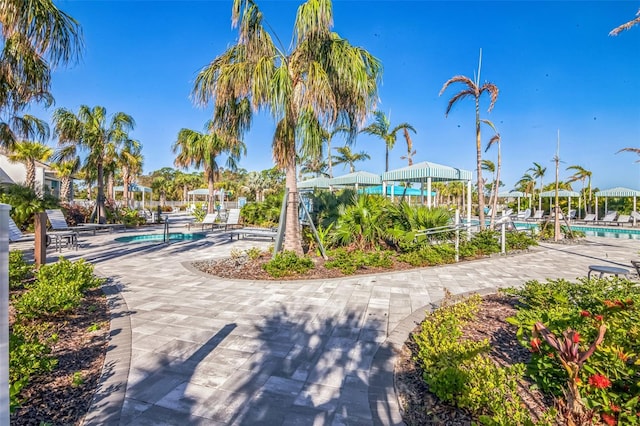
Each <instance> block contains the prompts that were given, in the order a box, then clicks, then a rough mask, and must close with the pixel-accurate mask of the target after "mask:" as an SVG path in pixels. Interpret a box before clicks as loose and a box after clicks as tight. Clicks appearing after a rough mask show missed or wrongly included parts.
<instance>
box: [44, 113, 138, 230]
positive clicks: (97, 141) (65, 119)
mask: <svg viewBox="0 0 640 426" xmlns="http://www.w3.org/2000/svg"><path fill="white" fill-rule="evenodd" d="M53 122H54V126H55V131H56V133H57V135H58V143H59V144H60V146H61V147H62V150H65V149H66V150H67V151H68V152H75V150H76V149H77V148H79V149H84V150H86V151H87V156H86V158H85V162H84V163H85V164H84V167H85V168H89V169H95V171H96V173H97V186H98V195H97V197H96V207H95V210H94V212H93V213H92V214H91V220H92V221H93V220H95V218H97V220H98V223H105V221H106V219H107V214H106V207H105V198H106V197H105V194H104V177H105V176H104V168H105V159H107V158H109V157H108V153H109V151H110V150H111V149H112V148H111V147H113V146H119V144H121V143H123V142H124V141H127V140H129V131H131V130H133V128H134V126H135V121H134V120H133V117H131V116H130V115H127V114H125V113H124V112H117V113H115V114H113V115H111V116H108V115H107V110H106V108H104V107H102V106H96V107H93V108H90V107H89V106H87V105H81V106H80V109H79V110H78V114H77V115H76V114H74V113H73V112H72V111H70V110H67V109H65V108H58V109H56V110H55V111H54V113H53Z"/></svg>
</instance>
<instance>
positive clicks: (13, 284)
mask: <svg viewBox="0 0 640 426" xmlns="http://www.w3.org/2000/svg"><path fill="white" fill-rule="evenodd" d="M32 277H33V266H32V265H30V264H28V263H27V262H26V261H25V260H24V255H23V254H22V252H21V251H20V250H11V251H10V252H9V289H10V290H16V289H18V288H21V287H22V286H23V283H24V281H25V280H27V279H29V278H32Z"/></svg>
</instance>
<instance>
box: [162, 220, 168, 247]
mask: <svg viewBox="0 0 640 426" xmlns="http://www.w3.org/2000/svg"><path fill="white" fill-rule="evenodd" d="M162 242H163V243H167V242H169V218H168V217H166V218H165V220H164V230H163V232H162Z"/></svg>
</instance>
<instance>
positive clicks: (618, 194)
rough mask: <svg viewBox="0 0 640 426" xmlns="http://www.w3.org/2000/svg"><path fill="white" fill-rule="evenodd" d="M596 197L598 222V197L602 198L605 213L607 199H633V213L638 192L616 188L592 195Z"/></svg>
mask: <svg viewBox="0 0 640 426" xmlns="http://www.w3.org/2000/svg"><path fill="white" fill-rule="evenodd" d="M594 195H595V196H596V220H598V197H604V210H605V213H606V211H607V198H626V197H633V211H636V199H637V198H638V197H640V191H636V190H635V189H629V188H623V187H619V186H618V187H616V188H611V189H604V190H602V191H598V192H596V193H595V194H594ZM635 220H636V219H635V217H634V218H633V221H634V224H635Z"/></svg>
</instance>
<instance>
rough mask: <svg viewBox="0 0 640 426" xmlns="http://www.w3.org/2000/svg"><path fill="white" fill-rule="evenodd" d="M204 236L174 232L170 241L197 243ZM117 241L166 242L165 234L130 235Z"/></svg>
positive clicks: (170, 235) (170, 236)
mask: <svg viewBox="0 0 640 426" xmlns="http://www.w3.org/2000/svg"><path fill="white" fill-rule="evenodd" d="M205 237H206V235H204V234H183V233H182V232H172V233H170V234H169V241H196V240H201V239H203V238H205ZM116 241H117V242H119V243H142V242H146V241H164V235H163V234H143V235H128V236H126V237H118V238H116Z"/></svg>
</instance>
